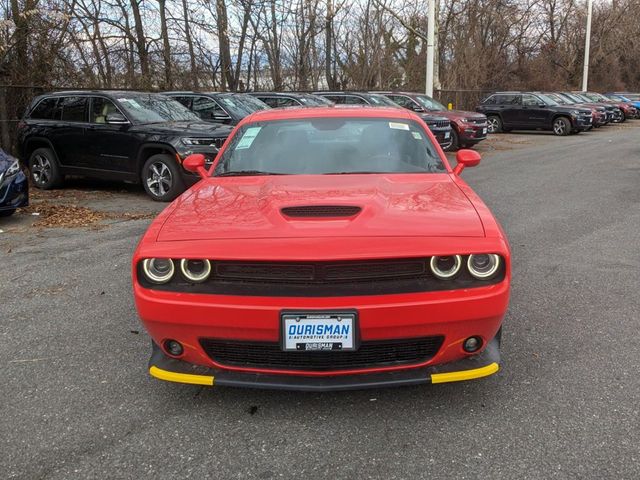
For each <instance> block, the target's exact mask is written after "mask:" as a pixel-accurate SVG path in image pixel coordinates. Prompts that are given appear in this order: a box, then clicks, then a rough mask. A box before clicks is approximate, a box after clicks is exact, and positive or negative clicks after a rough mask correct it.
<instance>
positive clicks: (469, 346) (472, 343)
mask: <svg viewBox="0 0 640 480" xmlns="http://www.w3.org/2000/svg"><path fill="white" fill-rule="evenodd" d="M480 347H482V339H481V338H480V337H469V338H467V339H466V340H465V341H464V343H463V344H462V348H463V349H464V351H465V352H467V353H473V352H477V351H478V350H480Z"/></svg>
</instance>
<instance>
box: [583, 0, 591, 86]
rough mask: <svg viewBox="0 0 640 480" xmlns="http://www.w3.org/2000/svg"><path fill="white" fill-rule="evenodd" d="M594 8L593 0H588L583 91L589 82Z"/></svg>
mask: <svg viewBox="0 0 640 480" xmlns="http://www.w3.org/2000/svg"><path fill="white" fill-rule="evenodd" d="M592 10H593V0H588V6H587V35H586V38H585V40H584V69H583V70H582V91H583V92H586V91H587V85H588V83H589V47H590V44H591V13H592Z"/></svg>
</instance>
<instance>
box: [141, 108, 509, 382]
mask: <svg viewBox="0 0 640 480" xmlns="http://www.w3.org/2000/svg"><path fill="white" fill-rule="evenodd" d="M318 117H331V118H333V117H345V118H346V117H350V118H353V117H363V118H384V119H387V118H388V119H389V120H391V121H393V120H398V119H403V120H411V121H414V122H418V123H419V124H420V125H421V127H422V128H423V129H424V131H425V133H426V135H428V137H429V138H430V139H431V141H432V143H433V144H434V145H435V146H436V150H437V152H438V155H439V156H440V157H441V159H442V162H443V163H444V165H445V167H446V172H444V173H435V174H433V173H429V174H363V175H359V174H348V175H283V176H240V177H212V176H209V177H207V178H204V179H202V180H201V181H200V182H198V183H197V184H196V185H194V186H193V187H192V188H191V189H190V190H188V191H187V192H185V193H184V194H183V195H182V196H180V197H179V198H178V199H176V200H175V201H174V202H173V203H172V204H171V205H170V206H169V207H167V208H166V209H165V210H164V211H163V212H162V213H161V214H160V215H159V216H158V217H157V218H156V219H155V220H154V221H153V222H152V224H151V225H150V227H149V228H148V230H147V232H146V233H145V235H144V236H143V238H142V240H141V241H140V243H139V245H138V248H137V249H136V252H135V254H134V256H133V260H132V267H133V268H132V275H133V289H134V297H135V303H136V308H137V310H138V314H139V316H140V318H141V320H142V322H143V324H144V326H145V327H146V329H147V331H148V332H149V334H150V335H151V337H152V338H153V340H154V341H155V343H156V344H157V345H163V342H164V341H165V340H167V339H175V340H178V341H179V342H181V343H182V344H183V346H184V353H183V354H182V355H181V356H180V357H179V359H180V360H181V361H183V362H187V363H188V364H192V365H195V366H202V367H209V369H211V371H219V372H225V371H226V372H229V371H241V372H253V373H265V374H270V375H282V376H285V377H327V378H331V377H340V376H345V375H354V374H365V373H366V374H369V373H373V372H388V371H398V370H410V369H418V368H421V367H425V366H439V365H446V364H449V363H450V362H456V361H460V360H463V359H466V358H470V357H473V356H474V355H477V354H479V352H474V354H469V353H466V352H465V351H464V350H463V348H462V343H463V342H464V340H465V339H466V338H468V337H470V336H472V335H477V336H479V337H481V338H482V340H483V348H484V347H486V345H487V344H488V343H489V342H490V341H491V340H492V339H494V337H495V336H496V334H497V332H498V331H499V329H500V327H501V324H502V321H503V318H504V316H505V313H506V310H507V305H508V300H509V291H510V280H511V268H510V267H511V260H510V249H509V245H508V242H507V239H506V237H505V235H504V232H503V231H502V229H501V227H500V226H499V224H498V223H497V221H496V220H495V219H494V217H493V216H492V214H491V212H490V211H489V209H488V208H487V207H486V205H485V204H484V203H483V202H482V201H481V200H480V198H479V197H478V196H477V195H476V194H475V193H474V191H473V190H472V189H471V188H470V187H469V186H468V185H467V184H466V183H465V182H464V181H463V180H462V179H461V178H460V176H459V175H456V174H454V172H453V170H452V169H451V167H450V165H449V164H448V162H447V159H446V157H445V156H444V154H443V152H442V150H441V149H440V147H439V146H438V144H437V142H436V141H435V139H434V138H433V135H432V134H431V133H430V131H429V129H428V128H427V126H426V125H425V124H424V123H423V122H422V121H421V120H420V118H419V117H418V116H417V115H415V114H414V113H412V112H409V111H408V110H406V111H405V110H400V109H387V108H349V107H343V108H340V107H326V108H323V107H322V108H314V109H284V110H282V109H278V110H275V109H274V110H265V111H262V112H258V113H255V114H253V115H251V116H249V117H247V118H245V119H244V120H243V121H242V122H241V123H240V124H239V125H238V127H236V130H235V131H234V132H233V133H232V134H231V136H230V137H229V138H230V140H229V141H227V142H226V144H225V146H224V147H223V150H222V151H221V152H220V153H219V154H218V157H217V159H216V162H214V165H213V167H212V169H211V171H213V169H215V164H216V163H217V162H218V161H219V160H220V158H221V156H222V155H223V153H224V149H225V148H226V147H227V146H228V145H229V143H230V141H231V139H232V138H233V136H234V135H235V134H236V132H237V129H239V128H241V127H242V126H243V125H245V124H250V123H253V122H257V121H260V122H268V121H274V120H286V119H294V118H318ZM464 152H465V151H464V150H463V151H461V152H460V154H461V158H463V159H464ZM467 152H468V151H467ZM471 153H473V154H474V155H476V154H475V152H471ZM474 158H476V157H474ZM477 158H479V156H478V157H477ZM301 161H304V157H302V158H301ZM196 163H197V162H196ZM473 163H474V162H473V161H470V162H469V163H468V164H469V165H472V164H473ZM194 168H195V167H194ZM459 170H461V169H459ZM327 203H330V204H336V205H342V204H346V205H358V206H360V207H361V208H362V211H361V213H360V214H358V215H356V216H353V217H349V218H328V219H327V218H317V219H308V218H305V219H291V218H285V216H283V215H282V214H281V212H280V209H281V208H283V207H286V206H291V205H301V204H304V205H326V204H327ZM474 253H475V254H481V253H496V254H498V255H500V256H501V257H502V258H503V260H504V269H505V270H504V279H503V280H501V281H500V282H498V283H495V284H491V285H486V286H478V287H474V288H461V289H453V290H439V291H425V292H417V293H397V294H382V295H361V296H345V297H337V296H325V297H300V296H291V297H283V296H243V295H223V294H197V293H185V292H176V291H164V290H155V289H153V288H146V287H145V286H144V285H143V284H142V283H141V282H140V279H139V278H138V275H139V271H138V264H139V262H141V261H142V260H143V259H145V258H153V257H160V258H175V259H179V258H188V259H201V258H206V259H212V261H215V260H218V261H224V260H233V261H243V260H250V261H277V262H284V261H291V262H294V261H296V262H303V261H338V260H340V261H343V260H371V259H393V258H412V257H430V256H434V255H442V256H445V255H455V254H459V255H469V254H474ZM341 309H355V310H356V311H357V312H358V327H359V336H360V339H361V340H362V341H370V340H382V339H409V338H414V337H424V336H433V335H443V336H444V343H443V344H442V346H441V348H440V349H439V350H438V352H437V353H436V354H435V356H433V358H431V359H429V360H428V361H426V362H422V363H417V364H412V365H401V366H393V365H391V366H385V367H374V368H355V369H339V370H337V369H336V370H333V369H326V370H322V371H306V370H304V371H301V370H292V369H283V368H253V367H238V366H229V365H223V364H220V363H217V362H214V361H213V360H212V359H211V358H210V357H209V356H208V355H207V354H206V353H205V351H204V350H203V348H202V347H201V345H200V344H199V340H200V339H201V338H215V339H227V340H246V341H260V342H273V343H277V342H278V341H279V338H280V328H281V326H280V312H281V311H282V310H341ZM480 352H481V351H480ZM165 354H166V352H165Z"/></svg>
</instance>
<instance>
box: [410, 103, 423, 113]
mask: <svg viewBox="0 0 640 480" xmlns="http://www.w3.org/2000/svg"><path fill="white" fill-rule="evenodd" d="M411 110H413V111H414V112H424V111H425V110H424V108H422V107H421V106H420V105H417V104H415V103H414V104H413V105H411Z"/></svg>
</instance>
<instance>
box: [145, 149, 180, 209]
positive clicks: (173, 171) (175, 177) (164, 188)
mask: <svg viewBox="0 0 640 480" xmlns="http://www.w3.org/2000/svg"><path fill="white" fill-rule="evenodd" d="M142 185H143V186H144V189H145V190H146V192H147V194H148V195H149V196H150V197H151V198H152V199H154V200H156V201H158V202H170V201H171V200H173V199H174V198H176V197H177V196H178V195H180V194H181V193H182V192H184V190H185V186H184V182H183V181H182V177H181V176H180V170H179V167H178V165H177V164H176V160H175V158H173V157H172V156H171V155H167V154H164V153H160V154H158V155H153V156H151V157H149V159H148V160H147V161H146V162H145V164H144V166H143V167H142Z"/></svg>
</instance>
